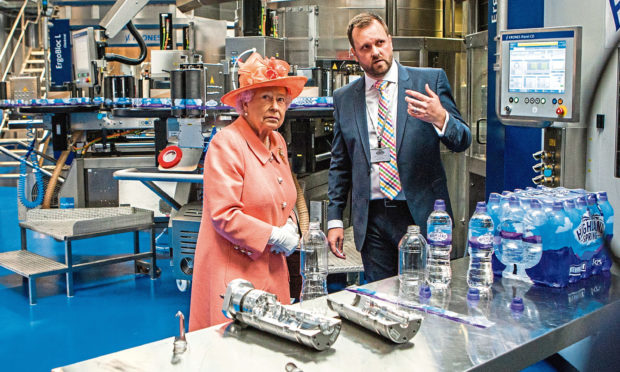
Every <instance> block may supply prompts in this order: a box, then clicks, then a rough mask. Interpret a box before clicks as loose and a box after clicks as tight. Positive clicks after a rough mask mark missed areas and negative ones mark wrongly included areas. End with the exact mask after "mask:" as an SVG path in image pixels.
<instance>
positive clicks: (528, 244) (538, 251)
mask: <svg viewBox="0 0 620 372" xmlns="http://www.w3.org/2000/svg"><path fill="white" fill-rule="evenodd" d="M528 212H529V213H527V214H525V216H524V219H523V222H524V232H523V238H522V241H523V264H522V265H521V267H520V268H522V270H523V272H522V273H521V274H522V275H526V274H525V272H524V270H525V269H529V268H530V267H534V266H536V264H538V261H540V258H541V256H542V249H543V243H546V242H544V241H543V239H542V237H543V235H544V232H543V230H544V229H545V228H546V227H547V226H546V225H547V214H546V213H545V211H543V209H542V205H541V203H540V202H539V201H538V200H536V199H531V200H530V209H529V211H528ZM518 274H519V273H518Z"/></svg>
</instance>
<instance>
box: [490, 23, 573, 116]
mask: <svg viewBox="0 0 620 372" xmlns="http://www.w3.org/2000/svg"><path fill="white" fill-rule="evenodd" d="M500 40H501V41H500V67H499V72H500V78H499V79H498V84H499V86H498V92H499V98H498V100H497V105H498V106H497V107H496V111H497V114H498V116H499V118H500V120H501V121H502V122H503V123H504V124H512V125H520V126H547V125H548V124H550V122H551V121H556V122H578V121H579V113H580V105H579V101H580V96H581V89H580V87H581V27H557V28H534V29H526V30H523V29H520V30H514V31H505V32H503V33H501V35H500Z"/></svg>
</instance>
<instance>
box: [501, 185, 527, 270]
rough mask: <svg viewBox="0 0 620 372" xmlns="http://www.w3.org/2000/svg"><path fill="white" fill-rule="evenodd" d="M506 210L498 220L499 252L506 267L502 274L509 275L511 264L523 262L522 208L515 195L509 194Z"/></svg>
mask: <svg viewBox="0 0 620 372" xmlns="http://www.w3.org/2000/svg"><path fill="white" fill-rule="evenodd" d="M509 206H510V208H509V209H508V211H507V212H505V214H504V215H503V217H502V220H501V222H500V232H499V234H500V237H501V239H502V244H501V254H500V255H498V257H502V263H503V264H504V265H506V269H505V270H504V273H503V274H502V275H505V276H511V275H512V273H513V269H514V267H513V266H512V265H516V264H520V263H521V262H523V244H522V240H521V239H522V238H523V215H524V212H523V209H521V205H520V203H519V200H518V199H517V197H516V196H511V197H510V200H509Z"/></svg>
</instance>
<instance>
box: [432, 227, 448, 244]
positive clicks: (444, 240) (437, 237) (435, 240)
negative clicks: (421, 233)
mask: <svg viewBox="0 0 620 372" xmlns="http://www.w3.org/2000/svg"><path fill="white" fill-rule="evenodd" d="M428 242H429V244H432V245H442V246H446V245H450V244H452V234H448V233H446V232H444V231H441V230H435V231H432V232H430V233H428Z"/></svg>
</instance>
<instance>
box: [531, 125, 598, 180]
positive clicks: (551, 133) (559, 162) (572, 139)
mask: <svg viewBox="0 0 620 372" xmlns="http://www.w3.org/2000/svg"><path fill="white" fill-rule="evenodd" d="M586 131H587V129H586V128H572V127H555V126H553V127H550V128H545V131H544V134H543V150H542V151H540V152H538V153H536V154H533V156H534V159H537V160H540V161H541V162H540V164H542V169H541V170H540V175H539V176H537V177H535V178H536V181H538V183H539V184H542V185H545V186H549V187H557V186H564V187H569V188H581V187H583V184H582V180H583V179H584V178H585V176H586V158H585V156H583V155H582V154H583V153H584V152H585V141H584V138H585V137H586ZM580 154H581V156H580ZM541 176H542V177H541ZM536 181H535V182H536Z"/></svg>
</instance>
